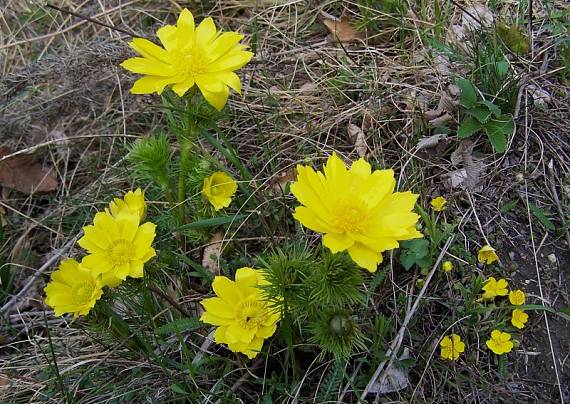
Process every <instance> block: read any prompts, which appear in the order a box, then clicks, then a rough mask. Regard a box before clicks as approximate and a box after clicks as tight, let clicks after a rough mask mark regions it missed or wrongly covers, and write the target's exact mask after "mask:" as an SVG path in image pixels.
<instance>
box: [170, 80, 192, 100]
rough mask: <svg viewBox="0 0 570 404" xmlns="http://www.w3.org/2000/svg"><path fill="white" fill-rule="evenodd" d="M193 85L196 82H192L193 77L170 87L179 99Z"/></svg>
mask: <svg viewBox="0 0 570 404" xmlns="http://www.w3.org/2000/svg"><path fill="white" fill-rule="evenodd" d="M195 83H196V81H195V80H194V77H188V78H187V79H186V80H184V81H182V82H180V83H176V84H174V85H173V86H172V91H174V92H175V93H176V95H178V96H179V97H182V96H183V95H184V94H186V92H187V91H188V90H190V89H191V88H192V87H194V84H195Z"/></svg>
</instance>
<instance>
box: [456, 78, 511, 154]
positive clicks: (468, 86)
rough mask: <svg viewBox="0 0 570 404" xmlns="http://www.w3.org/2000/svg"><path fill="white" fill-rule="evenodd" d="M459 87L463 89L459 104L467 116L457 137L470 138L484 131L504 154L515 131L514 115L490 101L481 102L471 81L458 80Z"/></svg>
mask: <svg viewBox="0 0 570 404" xmlns="http://www.w3.org/2000/svg"><path fill="white" fill-rule="evenodd" d="M457 85H458V87H459V88H460V89H461V95H460V98H459V102H460V103H461V106H463V107H464V108H465V109H466V111H465V112H466V114H467V116H466V117H465V119H464V120H463V121H462V122H461V124H460V125H459V128H458V129H457V136H459V137H460V138H468V137H470V136H473V135H474V134H475V133H477V132H479V131H483V132H485V134H486V135H487V137H488V138H489V141H490V142H491V144H492V145H493V148H494V149H495V151H496V152H498V153H503V152H504V151H505V150H506V148H507V139H508V137H509V136H511V135H512V134H513V133H514V131H515V122H514V119H513V117H512V115H510V114H503V113H502V111H501V108H500V107H499V106H498V105H495V104H494V103H493V102H491V101H489V100H486V99H482V100H479V97H478V96H477V93H478V91H477V89H476V88H475V86H474V85H473V83H471V82H470V81H469V80H465V79H458V80H457Z"/></svg>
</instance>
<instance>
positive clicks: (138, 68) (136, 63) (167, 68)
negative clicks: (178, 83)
mask: <svg viewBox="0 0 570 404" xmlns="http://www.w3.org/2000/svg"><path fill="white" fill-rule="evenodd" d="M120 66H121V67H124V68H125V69H127V70H129V71H130V72H133V73H139V74H148V75H150V76H161V77H171V76H174V75H175V74H176V70H175V69H174V67H172V66H171V65H169V64H166V63H163V62H159V61H158V60H156V59H146V58H139V57H136V58H131V59H127V60H125V61H124V62H122V63H121V65H120Z"/></svg>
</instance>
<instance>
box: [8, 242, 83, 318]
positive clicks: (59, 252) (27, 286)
mask: <svg viewBox="0 0 570 404" xmlns="http://www.w3.org/2000/svg"><path fill="white" fill-rule="evenodd" d="M78 238H79V236H75V237H73V238H72V239H71V240H69V241H68V242H67V243H65V245H64V246H63V247H61V248H60V249H59V250H56V251H55V252H54V253H53V254H52V256H51V257H49V258H48V259H47V261H46V262H45V263H44V264H43V265H42V266H41V267H40V269H38V270H37V271H36V272H35V273H34V274H33V275H32V276H31V279H29V280H28V282H27V283H26V284H25V285H24V287H23V288H22V289H20V291H19V292H18V293H17V294H15V295H14V296H12V298H11V299H10V300H8V302H7V303H6V304H5V305H4V306H2V308H0V315H2V314H4V313H5V312H6V311H8V309H10V307H11V306H12V305H13V304H14V303H16V301H17V300H18V299H21V298H22V297H23V296H24V295H25V293H27V292H28V289H30V288H31V287H32V285H33V284H34V282H35V281H36V279H37V278H38V277H39V276H40V275H41V274H42V273H43V272H44V271H45V270H46V269H47V268H48V267H50V266H51V265H52V264H53V263H54V262H55V261H56V260H57V259H58V258H59V257H61V255H62V254H63V253H64V252H65V251H66V250H67V249H69V248H70V247H71V246H72V245H73V244H74V243H75V241H76V240H77V239H78Z"/></svg>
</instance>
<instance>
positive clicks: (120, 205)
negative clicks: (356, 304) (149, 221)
mask: <svg viewBox="0 0 570 404" xmlns="http://www.w3.org/2000/svg"><path fill="white" fill-rule="evenodd" d="M109 210H110V211H111V215H112V216H113V217H117V216H118V215H119V212H121V211H123V210H126V211H127V212H130V213H134V214H136V215H138V217H139V219H140V220H143V218H144V215H145V213H146V203H145V201H144V192H143V191H142V190H141V189H140V188H137V189H136V190H135V191H134V192H133V191H129V192H127V193H126V194H125V197H124V198H123V199H120V198H115V199H114V200H113V202H111V203H110V204H109Z"/></svg>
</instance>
